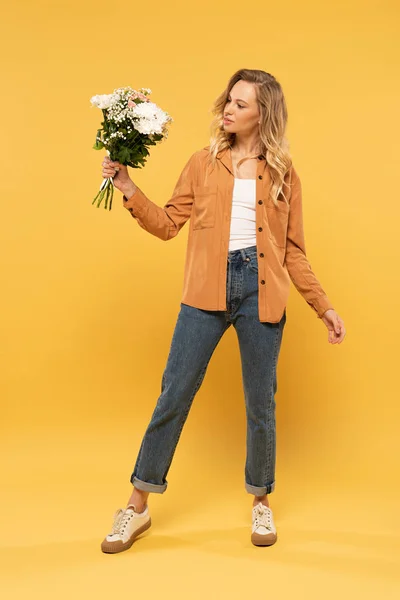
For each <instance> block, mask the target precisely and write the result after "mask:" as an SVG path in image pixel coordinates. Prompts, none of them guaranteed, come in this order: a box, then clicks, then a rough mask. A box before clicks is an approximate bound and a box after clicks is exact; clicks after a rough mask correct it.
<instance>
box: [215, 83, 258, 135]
mask: <svg viewBox="0 0 400 600" xmlns="http://www.w3.org/2000/svg"><path fill="white" fill-rule="evenodd" d="M225 117H226V118H228V119H230V121H231V122H226V121H225ZM259 118H260V113H259V109H258V103H257V99H256V91H255V87H254V85H253V84H252V83H249V82H248V81H243V79H241V80H240V81H237V82H236V83H235V85H234V86H233V88H232V89H231V91H230V93H229V95H228V99H227V102H226V104H225V108H224V123H223V125H224V129H225V131H227V132H229V133H237V134H249V133H253V131H254V130H257V131H258V126H259V124H258V121H259Z"/></svg>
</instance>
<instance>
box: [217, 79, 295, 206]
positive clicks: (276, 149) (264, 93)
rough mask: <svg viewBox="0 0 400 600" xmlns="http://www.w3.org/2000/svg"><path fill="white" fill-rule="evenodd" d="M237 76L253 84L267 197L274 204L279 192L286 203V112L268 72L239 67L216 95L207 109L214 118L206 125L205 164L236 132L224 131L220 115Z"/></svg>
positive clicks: (228, 144) (289, 160)
mask: <svg viewBox="0 0 400 600" xmlns="http://www.w3.org/2000/svg"><path fill="white" fill-rule="evenodd" d="M241 79H243V80H244V81H248V82H249V83H253V84H254V86H255V92H256V98H257V102H258V106H259V111H260V125H259V134H260V147H261V154H262V155H263V156H264V158H266V160H267V165H268V168H269V172H270V176H271V182H272V184H271V187H270V197H271V200H272V201H273V203H274V204H275V205H277V204H278V202H279V201H278V196H279V194H282V196H283V198H284V201H285V202H286V203H287V202H288V199H287V197H286V195H285V193H284V191H283V187H284V185H288V184H287V182H286V181H285V174H286V173H287V172H288V171H289V169H290V167H291V165H292V158H291V156H290V153H289V142H288V140H287V138H286V137H285V129H286V124H287V119H288V113H287V107H286V101H285V97H284V95H283V91H282V88H281V85H280V84H279V82H278V81H277V80H276V79H275V77H274V76H273V75H271V74H270V73H266V72H265V71H261V70H259V69H239V70H238V71H236V73H234V74H233V75H232V77H231V78H230V79H229V81H228V85H227V87H226V89H225V90H224V91H223V92H222V93H221V94H220V95H219V96H218V97H217V99H216V100H215V101H214V104H213V106H212V109H211V112H212V114H213V115H214V118H213V120H212V122H211V125H210V147H209V156H208V163H209V165H211V166H212V167H214V166H215V163H216V160H217V154H218V153H219V152H221V151H222V150H225V149H226V148H231V147H232V146H233V143H234V140H235V136H236V134H235V133H229V132H227V131H226V130H225V128H224V126H223V116H224V109H225V104H226V102H227V99H228V96H229V94H230V91H231V89H232V87H233V86H234V85H235V83H236V82H237V81H239V80H241Z"/></svg>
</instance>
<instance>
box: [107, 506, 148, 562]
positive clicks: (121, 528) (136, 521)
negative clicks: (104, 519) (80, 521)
mask: <svg viewBox="0 0 400 600" xmlns="http://www.w3.org/2000/svg"><path fill="white" fill-rule="evenodd" d="M150 525H151V517H150V514H149V507H148V506H146V508H145V509H144V511H143V512H141V513H138V512H136V507H135V505H134V504H129V505H128V507H127V508H119V509H118V510H117V511H116V512H115V513H114V522H113V525H112V530H111V532H110V533H109V534H108V535H107V536H106V537H105V538H104V540H103V541H102V543H101V549H102V551H103V552H107V553H112V554H114V553H115V552H123V551H124V550H128V548H130V547H131V546H132V544H133V542H134V541H135V539H136V538H137V536H138V535H140V534H141V533H143V531H146V529H148V528H149V527H150Z"/></svg>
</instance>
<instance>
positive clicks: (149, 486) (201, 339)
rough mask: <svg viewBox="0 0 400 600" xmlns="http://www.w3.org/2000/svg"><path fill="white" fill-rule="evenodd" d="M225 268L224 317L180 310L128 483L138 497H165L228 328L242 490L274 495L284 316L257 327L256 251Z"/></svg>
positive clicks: (241, 252)
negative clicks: (240, 402) (241, 410)
mask: <svg viewBox="0 0 400 600" xmlns="http://www.w3.org/2000/svg"><path fill="white" fill-rule="evenodd" d="M227 261H228V264H227V281H226V293H227V310H226V311H223V310H220V311H219V310H203V309H199V308H194V307H193V306H189V305H188V304H184V303H181V305H180V312H179V315H178V319H177V323H176V325H175V330H174V334H173V338H172V343H171V348H170V351H169V356H168V359H167V364H166V367H165V370H164V373H163V376H162V383H161V395H160V396H159V398H158V401H157V404H156V407H155V409H154V412H153V415H152V417H151V420H150V423H149V425H148V427H147V430H146V432H145V434H144V437H143V440H142V443H141V446H140V449H139V453H138V456H137V460H136V464H135V467H134V470H133V472H132V475H131V478H130V482H131V483H132V484H133V485H134V486H135V487H136V488H138V489H140V490H144V491H147V492H157V493H160V494H162V493H163V492H164V491H165V490H166V488H167V485H168V482H167V480H166V475H167V473H168V470H169V468H170V465H171V462H172V458H173V455H174V452H175V449H176V446H177V444H178V441H179V437H180V434H181V431H182V429H183V426H184V424H185V421H186V418H187V416H188V414H189V410H190V407H191V405H192V402H193V399H194V397H195V395H196V393H197V391H198V389H199V388H200V386H201V384H202V381H203V379H204V375H205V373H206V370H207V366H208V363H209V361H210V358H211V356H212V354H213V352H214V350H215V348H216V346H217V344H218V342H219V340H220V339H221V337H222V336H223V334H224V333H225V331H226V330H227V329H228V327H230V326H231V325H233V326H234V327H235V329H236V333H237V336H238V339H239V347H240V357H241V365H242V379H243V387H244V396H245V403H246V419H247V439H246V452H247V456H246V464H245V473H244V474H245V481H244V483H245V489H246V490H247V492H249V493H250V494H254V495H256V496H262V495H264V494H270V493H271V492H272V491H273V490H274V488H275V455H276V450H275V448H276V426H275V394H276V391H277V380H276V366H277V360H278V355H279V350H280V346H281V340H282V334H283V329H284V326H285V322H286V310H285V311H284V314H283V316H282V319H281V321H280V322H279V323H262V322H260V321H259V317H258V267H257V247H256V246H249V247H247V248H240V249H238V250H231V251H229V252H228V257H227Z"/></svg>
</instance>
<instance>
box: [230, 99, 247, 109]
mask: <svg viewBox="0 0 400 600" xmlns="http://www.w3.org/2000/svg"><path fill="white" fill-rule="evenodd" d="M230 101H231V99H230V98H228V102H230ZM238 107H239V108H244V106H240V104H238Z"/></svg>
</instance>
